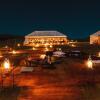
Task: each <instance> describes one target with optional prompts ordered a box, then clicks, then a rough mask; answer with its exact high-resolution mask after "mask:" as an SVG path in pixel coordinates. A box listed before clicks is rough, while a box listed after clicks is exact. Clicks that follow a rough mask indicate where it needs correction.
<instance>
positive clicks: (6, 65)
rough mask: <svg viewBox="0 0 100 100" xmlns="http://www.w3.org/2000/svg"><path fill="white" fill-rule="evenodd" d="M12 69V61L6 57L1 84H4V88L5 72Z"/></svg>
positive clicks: (2, 67) (2, 68)
mask: <svg viewBox="0 0 100 100" xmlns="http://www.w3.org/2000/svg"><path fill="white" fill-rule="evenodd" d="M9 69H10V62H9V60H8V59H5V60H4V62H3V64H2V66H1V81H2V82H1V84H2V88H3V83H4V74H5V71H7V72H8V71H9Z"/></svg>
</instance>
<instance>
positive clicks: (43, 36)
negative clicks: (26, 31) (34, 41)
mask: <svg viewBox="0 0 100 100" xmlns="http://www.w3.org/2000/svg"><path fill="white" fill-rule="evenodd" d="M26 37H34V38H35V37H67V36H66V35H65V36H32V35H30V36H29V35H27V36H25V38H26Z"/></svg>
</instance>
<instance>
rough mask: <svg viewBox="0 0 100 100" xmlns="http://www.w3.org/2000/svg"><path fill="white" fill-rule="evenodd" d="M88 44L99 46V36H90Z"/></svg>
mask: <svg viewBox="0 0 100 100" xmlns="http://www.w3.org/2000/svg"><path fill="white" fill-rule="evenodd" d="M90 44H100V36H90Z"/></svg>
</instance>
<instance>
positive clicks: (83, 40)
mask: <svg viewBox="0 0 100 100" xmlns="http://www.w3.org/2000/svg"><path fill="white" fill-rule="evenodd" d="M69 40H74V41H76V40H77V41H78V42H89V41H90V37H86V38H74V39H72V38H69Z"/></svg>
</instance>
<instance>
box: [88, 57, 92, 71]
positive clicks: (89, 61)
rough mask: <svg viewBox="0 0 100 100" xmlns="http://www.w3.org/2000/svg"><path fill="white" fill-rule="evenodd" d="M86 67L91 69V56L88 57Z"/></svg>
mask: <svg viewBox="0 0 100 100" xmlns="http://www.w3.org/2000/svg"><path fill="white" fill-rule="evenodd" d="M87 67H88V68H90V69H92V68H93V62H92V59H91V56H89V58H88V61H87Z"/></svg>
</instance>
